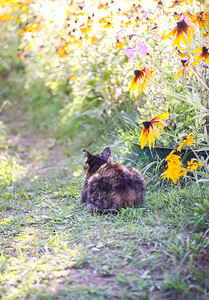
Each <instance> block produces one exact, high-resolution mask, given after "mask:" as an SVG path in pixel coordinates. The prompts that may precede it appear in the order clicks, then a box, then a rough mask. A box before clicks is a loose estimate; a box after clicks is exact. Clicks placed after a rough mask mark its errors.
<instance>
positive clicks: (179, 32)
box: [163, 15, 195, 48]
mask: <svg viewBox="0 0 209 300" xmlns="http://www.w3.org/2000/svg"><path fill="white" fill-rule="evenodd" d="M194 31H195V25H194V24H193V23H192V22H191V21H190V18H189V16H188V15H182V16H181V17H180V19H179V20H178V21H177V25H176V27H175V28H174V29H173V30H172V31H171V32H169V33H168V34H167V35H166V36H164V37H163V40H164V39H167V38H169V37H171V36H174V37H175V38H174V46H176V47H177V48H179V46H180V41H181V40H182V42H183V43H184V44H185V45H187V47H188V43H187V40H186V37H185V35H186V36H187V37H188V40H189V42H190V43H191V42H192V36H191V34H194Z"/></svg>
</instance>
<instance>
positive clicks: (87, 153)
mask: <svg viewBox="0 0 209 300" xmlns="http://www.w3.org/2000/svg"><path fill="white" fill-rule="evenodd" d="M83 153H84V155H85V157H87V158H89V157H90V156H92V154H91V153H90V152H88V151H86V150H83Z"/></svg>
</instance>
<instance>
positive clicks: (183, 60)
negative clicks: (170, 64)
mask: <svg viewBox="0 0 209 300" xmlns="http://www.w3.org/2000/svg"><path fill="white" fill-rule="evenodd" d="M181 62H182V65H183V67H186V62H187V59H182V60H181Z"/></svg>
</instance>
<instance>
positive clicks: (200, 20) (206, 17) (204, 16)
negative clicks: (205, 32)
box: [192, 11, 209, 29]
mask: <svg viewBox="0 0 209 300" xmlns="http://www.w3.org/2000/svg"><path fill="white" fill-rule="evenodd" d="M192 22H193V23H195V24H198V25H199V28H200V29H205V26H206V24H207V23H208V22H209V13H208V12H203V11H201V12H200V13H199V14H196V15H194V16H193V17H192Z"/></svg>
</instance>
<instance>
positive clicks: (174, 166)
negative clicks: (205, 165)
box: [162, 150, 186, 184]
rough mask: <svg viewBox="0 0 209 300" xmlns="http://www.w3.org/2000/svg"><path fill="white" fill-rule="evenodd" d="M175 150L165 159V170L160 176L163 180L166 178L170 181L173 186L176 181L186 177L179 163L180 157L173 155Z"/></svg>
mask: <svg viewBox="0 0 209 300" xmlns="http://www.w3.org/2000/svg"><path fill="white" fill-rule="evenodd" d="M175 151H176V150H173V151H172V152H171V153H170V154H169V155H168V156H167V157H166V159H165V161H166V162H167V165H166V167H167V170H166V171H165V172H164V173H163V174H162V177H163V179H165V178H167V179H168V180H169V179H171V180H172V181H173V182H174V183H175V184H176V183H177V181H178V179H179V178H180V177H181V176H183V175H186V172H185V170H184V169H183V168H182V167H183V165H182V163H181V161H180V158H181V157H180V156H178V155H176V154H173V153H174V152H175Z"/></svg>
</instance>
